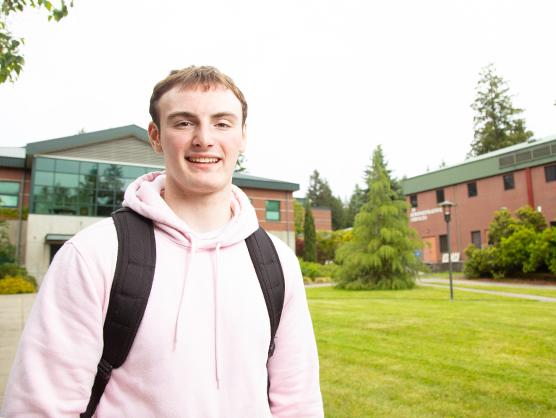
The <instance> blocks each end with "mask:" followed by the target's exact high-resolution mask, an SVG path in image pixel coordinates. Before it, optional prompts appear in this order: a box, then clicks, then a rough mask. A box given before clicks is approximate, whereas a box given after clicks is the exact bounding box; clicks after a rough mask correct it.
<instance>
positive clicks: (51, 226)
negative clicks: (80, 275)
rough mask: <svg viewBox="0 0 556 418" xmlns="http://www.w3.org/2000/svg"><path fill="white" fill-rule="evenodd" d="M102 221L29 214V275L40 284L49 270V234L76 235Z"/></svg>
mask: <svg viewBox="0 0 556 418" xmlns="http://www.w3.org/2000/svg"><path fill="white" fill-rule="evenodd" d="M101 219H103V218H94V217H88V216H63V215H37V214H29V218H28V220H27V233H26V241H27V249H26V252H25V267H27V271H28V272H29V274H31V275H32V276H35V278H36V279H37V282H38V283H40V282H41V281H42V278H43V277H44V275H45V274H46V271H47V270H48V266H49V264H50V245H49V244H47V242H46V240H45V239H46V235H47V234H65V235H74V234H76V233H77V232H79V231H80V230H82V229H83V228H85V227H87V226H89V225H92V224H94V223H96V222H98V221H100V220H101Z"/></svg>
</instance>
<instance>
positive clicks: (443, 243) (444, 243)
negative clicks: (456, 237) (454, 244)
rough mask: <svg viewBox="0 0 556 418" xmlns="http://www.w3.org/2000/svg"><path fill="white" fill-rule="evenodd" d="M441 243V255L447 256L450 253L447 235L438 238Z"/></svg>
mask: <svg viewBox="0 0 556 418" xmlns="http://www.w3.org/2000/svg"><path fill="white" fill-rule="evenodd" d="M438 240H439V242H440V253H441V254H445V253H447V252H448V236H447V235H440V236H439V237H438Z"/></svg>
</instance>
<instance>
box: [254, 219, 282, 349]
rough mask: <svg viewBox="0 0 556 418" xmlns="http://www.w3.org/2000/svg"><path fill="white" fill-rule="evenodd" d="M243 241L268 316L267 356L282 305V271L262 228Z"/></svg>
mask: <svg viewBox="0 0 556 418" xmlns="http://www.w3.org/2000/svg"><path fill="white" fill-rule="evenodd" d="M245 243H246V244H247V249H248V250H249V255H250V256H251V260H252V261H253V266H254V267H255V271H256V272H257V277H258V278H259V283H260V285H261V290H262V291H263V295H264V300H265V302H266V308H267V310H268V316H269V318H270V345H269V348H268V357H272V354H274V337H275V335H276V331H277V330H278V325H279V324H280V317H281V316H282V308H283V306H284V292H285V285H284V272H283V271H282V264H280V259H279V257H278V253H277V252H276V248H275V247H274V244H273V243H272V240H271V239H270V237H269V236H268V234H267V233H266V231H265V230H264V229H262V228H260V227H259V229H257V230H256V231H255V232H254V233H252V234H251V235H250V236H248V237H247V238H246V239H245Z"/></svg>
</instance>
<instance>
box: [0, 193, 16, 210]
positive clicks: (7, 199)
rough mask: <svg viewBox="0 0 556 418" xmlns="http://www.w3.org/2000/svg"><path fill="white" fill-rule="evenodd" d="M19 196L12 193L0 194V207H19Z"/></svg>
mask: <svg viewBox="0 0 556 418" xmlns="http://www.w3.org/2000/svg"><path fill="white" fill-rule="evenodd" d="M18 202H19V197H18V196H14V195H10V194H0V207H3V208H17V207H18Z"/></svg>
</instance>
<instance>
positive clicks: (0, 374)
mask: <svg viewBox="0 0 556 418" xmlns="http://www.w3.org/2000/svg"><path fill="white" fill-rule="evenodd" d="M34 300H35V294H25V295H0V404H1V403H2V401H3V399H4V389H5V386H6V381H7V380H8V375H9V374H10V369H11V367H12V363H13V361H14V358H15V352H16V350H17V344H18V342H19V337H20V335H21V331H23V326H24V325H25V321H26V320H27V316H28V315H29V311H30V310H31V306H32V305H33V302H34Z"/></svg>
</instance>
